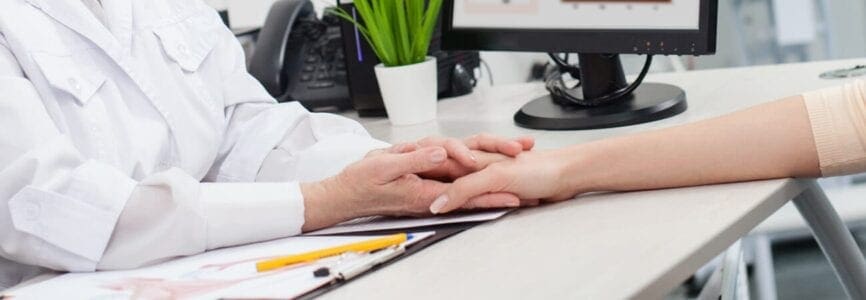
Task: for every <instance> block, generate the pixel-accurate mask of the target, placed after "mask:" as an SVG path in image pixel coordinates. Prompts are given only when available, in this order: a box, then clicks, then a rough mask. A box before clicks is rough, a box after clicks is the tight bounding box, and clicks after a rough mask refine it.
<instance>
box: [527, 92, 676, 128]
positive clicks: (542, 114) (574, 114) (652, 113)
mask: <svg viewBox="0 0 866 300" xmlns="http://www.w3.org/2000/svg"><path fill="white" fill-rule="evenodd" d="M574 92H575V93H578V94H580V93H581V91H580V88H577V89H575V91H574ZM687 107H688V104H687V103H686V93H685V91H683V90H682V89H681V88H679V87H677V86H673V85H670V84H664V83H643V84H641V85H640V86H639V87H638V88H637V89H635V91H634V92H633V93H632V95H631V96H629V97H628V98H626V99H623V100H621V101H617V103H613V104H609V105H604V106H597V107H578V106H571V107H566V106H561V105H559V104H556V103H554V102H553V99H551V98H550V96H549V95H548V96H544V97H541V98H538V99H535V100H532V101H531V102H529V103H527V104H526V105H524V106H523V108H521V109H520V111H519V112H517V114H515V115H514V122H516V123H517V125H518V126H521V127H525V128H531V129H546V130H581V129H599V128H611V127H619V126H626V125H634V124H640V123H647V122H652V121H656V120H661V119H664V118H668V117H672V116H675V115H677V114H679V113H682V112H684V111H685V110H686V108H687Z"/></svg>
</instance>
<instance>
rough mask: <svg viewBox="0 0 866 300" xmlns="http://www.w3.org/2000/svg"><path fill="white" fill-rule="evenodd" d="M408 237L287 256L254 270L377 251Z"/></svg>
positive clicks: (267, 262) (267, 261)
mask: <svg viewBox="0 0 866 300" xmlns="http://www.w3.org/2000/svg"><path fill="white" fill-rule="evenodd" d="M407 238H408V236H407V235H406V234H405V233H398V234H394V235H389V236H386V237H381V238H376V239H372V240H367V241H363V242H357V243H351V244H346V245H342V246H336V247H333V248H327V249H321V250H316V251H311V252H307V253H301V254H295V255H288V256H283V257H277V258H273V259H269V260H264V261H260V262H257V263H256V270H258V271H259V272H265V271H270V270H273V269H278V268H282V267H285V266H288V265H292V264H296V263H302V262H308V261H314V260H317V259H320V258H325V257H328V256H334V255H340V254H343V253H345V252H350V251H351V252H370V251H375V250H379V249H384V248H388V247H391V246H394V245H399V244H402V243H403V242H405V241H406V240H407Z"/></svg>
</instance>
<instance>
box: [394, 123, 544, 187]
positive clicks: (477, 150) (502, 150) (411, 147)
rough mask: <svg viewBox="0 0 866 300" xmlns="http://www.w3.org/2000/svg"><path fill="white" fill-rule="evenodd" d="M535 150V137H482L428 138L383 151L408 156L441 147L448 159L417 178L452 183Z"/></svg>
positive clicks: (480, 135)
mask: <svg viewBox="0 0 866 300" xmlns="http://www.w3.org/2000/svg"><path fill="white" fill-rule="evenodd" d="M534 146H535V139H534V138H532V137H528V136H526V137H519V138H515V139H507V138H504V137H499V136H495V135H491V134H485V133H482V134H477V135H473V136H471V137H468V138H465V139H463V140H459V139H455V138H445V137H428V138H424V139H422V140H419V141H418V142H415V143H405V144H398V145H395V146H393V147H391V148H390V149H386V150H383V151H388V152H391V153H408V152H412V151H415V150H417V149H419V148H421V147H442V148H444V149H445V150H446V151H447V153H448V159H447V160H446V161H445V162H444V163H443V164H441V165H439V166H438V167H436V168H434V169H431V170H428V171H425V172H421V173H418V176H420V177H421V178H426V179H436V180H440V181H444V182H451V181H453V180H455V179H457V178H460V177H463V176H465V175H467V174H471V173H474V172H477V171H479V170H482V169H484V168H486V167H487V166H488V165H491V164H493V163H496V162H500V161H504V160H508V159H511V158H513V157H516V156H517V155H519V154H520V153H523V152H524V151H529V150H532V148H533V147H534Z"/></svg>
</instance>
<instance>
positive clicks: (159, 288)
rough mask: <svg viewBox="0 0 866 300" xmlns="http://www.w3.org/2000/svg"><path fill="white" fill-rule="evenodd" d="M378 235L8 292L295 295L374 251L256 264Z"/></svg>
mask: <svg viewBox="0 0 866 300" xmlns="http://www.w3.org/2000/svg"><path fill="white" fill-rule="evenodd" d="M433 234H434V232H422V233H414V234H412V236H411V238H410V239H409V240H408V241H406V242H405V243H404V244H403V245H405V246H409V245H411V244H414V243H417V242H418V241H421V240H423V239H426V238H428V237H430V236H433ZM376 237H377V236H333V237H323V236H315V237H313V236H299V237H291V238H285V239H280V240H274V241H270V242H264V243H257V244H251V245H246V246H239V247H232V248H225V249H220V250H215V251H210V252H207V253H203V254H200V255H195V256H190V257H186V258H181V259H177V260H173V261H169V262H166V263H162V264H158V265H154V266H150V267H145V268H141V269H136V270H130V271H111V272H95V273H70V274H65V275H61V276H58V277H56V278H53V279H50V280H47V281H43V282H40V283H36V284H33V285H31V286H27V287H24V288H21V289H18V290H14V291H12V292H10V293H9V294H8V295H4V296H11V297H13V298H14V299H218V298H235V299H237V298H279V299H288V298H296V297H299V296H301V295H304V294H306V293H308V292H310V291H313V290H315V289H317V288H319V287H321V286H323V285H326V284H328V283H330V282H332V281H334V280H335V279H336V275H335V274H332V275H331V276H326V277H320V278H317V277H315V276H313V271H315V270H316V269H318V268H321V267H329V268H340V267H342V266H344V265H347V264H356V263H357V262H358V261H361V260H364V259H365V258H366V257H367V256H369V255H375V253H374V254H349V253H347V254H344V255H341V256H335V257H330V258H325V259H321V260H318V261H315V262H311V263H303V264H297V265H294V266H290V267H286V268H282V269H277V270H274V271H268V272H261V273H259V272H257V271H256V267H255V264H256V262H258V261H261V260H264V259H269V258H274V257H279V256H284V255H291V254H299V253H305V252H308V251H313V250H318V249H323V248H328V247H334V246H339V245H344V244H347V243H354V242H359V241H365V240H369V239H372V238H376ZM378 237H381V236H378Z"/></svg>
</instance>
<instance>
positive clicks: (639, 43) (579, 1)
mask: <svg viewBox="0 0 866 300" xmlns="http://www.w3.org/2000/svg"><path fill="white" fill-rule="evenodd" d="M717 8H718V0H445V2H444V10H443V13H442V19H443V22H442V23H443V24H442V29H443V33H442V44H443V47H444V48H445V49H447V50H504V51H539V52H572V53H575V52H576V53H626V54H688V55H701V54H709V53H714V52H715V50H716V17H717Z"/></svg>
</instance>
